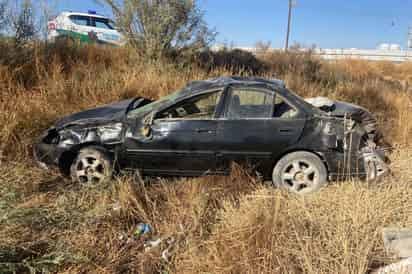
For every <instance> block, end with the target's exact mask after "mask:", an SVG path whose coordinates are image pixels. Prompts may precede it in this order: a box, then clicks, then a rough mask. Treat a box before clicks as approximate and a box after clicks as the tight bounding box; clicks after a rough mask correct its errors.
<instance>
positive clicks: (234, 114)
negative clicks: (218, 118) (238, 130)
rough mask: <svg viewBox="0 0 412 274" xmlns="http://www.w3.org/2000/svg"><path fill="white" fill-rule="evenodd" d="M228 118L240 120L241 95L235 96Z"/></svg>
mask: <svg viewBox="0 0 412 274" xmlns="http://www.w3.org/2000/svg"><path fill="white" fill-rule="evenodd" d="M227 116H228V118H240V98H239V95H233V96H232V98H231V100H230V105H229V111H228V113H227Z"/></svg>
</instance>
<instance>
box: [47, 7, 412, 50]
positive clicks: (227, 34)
mask: <svg viewBox="0 0 412 274" xmlns="http://www.w3.org/2000/svg"><path fill="white" fill-rule="evenodd" d="M54 2H55V3H56V4H54V8H55V9H57V10H58V11H62V10H73V11H87V10H89V9H92V10H97V11H98V12H99V13H102V14H106V15H110V14H111V12H110V10H109V9H108V8H107V7H104V6H102V5H99V4H96V2H95V1H93V0H54ZM295 2H296V3H295V5H294V8H293V14H292V23H291V36H290V43H291V44H293V43H299V44H301V45H303V46H307V47H310V46H312V45H316V46H318V47H322V48H376V47H377V46H378V45H379V44H381V43H390V44H392V43H394V44H399V45H401V47H402V48H406V46H407V37H408V27H409V26H411V27H412V0H329V1H327V0H295ZM199 5H200V7H201V9H202V10H203V11H204V16H205V17H204V18H205V20H206V22H207V23H208V25H209V26H210V27H212V28H215V29H216V31H217V32H218V36H217V38H216V43H217V44H227V45H234V46H238V47H253V46H255V44H256V42H257V41H270V42H271V46H272V47H283V46H284V43H285V33H286V26H287V14H288V0H199Z"/></svg>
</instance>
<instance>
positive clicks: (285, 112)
mask: <svg viewBox="0 0 412 274" xmlns="http://www.w3.org/2000/svg"><path fill="white" fill-rule="evenodd" d="M296 114H297V111H296V109H295V108H294V107H292V106H291V105H289V103H288V102H286V101H285V100H284V99H283V98H282V97H280V96H278V95H276V98H275V110H274V112H273V117H274V118H292V117H294V116H295V115H296Z"/></svg>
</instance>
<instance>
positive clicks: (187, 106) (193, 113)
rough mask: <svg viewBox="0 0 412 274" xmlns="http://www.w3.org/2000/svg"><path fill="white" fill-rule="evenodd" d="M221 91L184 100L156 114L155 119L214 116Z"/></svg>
mask: <svg viewBox="0 0 412 274" xmlns="http://www.w3.org/2000/svg"><path fill="white" fill-rule="evenodd" d="M221 95H222V91H218V92H213V93H208V94H204V95H200V96H196V97H194V98H190V99H187V100H184V101H183V102H180V103H178V104H177V105H175V106H173V107H170V108H168V109H166V110H164V111H162V112H161V113H159V114H158V115H156V118H157V119H211V118H213V117H214V115H215V112H216V108H217V104H218V103H219V99H220V96H221Z"/></svg>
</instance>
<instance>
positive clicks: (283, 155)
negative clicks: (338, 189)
mask: <svg viewBox="0 0 412 274" xmlns="http://www.w3.org/2000/svg"><path fill="white" fill-rule="evenodd" d="M300 151H304V152H309V153H312V154H314V155H316V156H318V157H319V159H321V160H322V162H323V164H324V165H325V167H326V171H327V172H328V174H329V165H328V162H327V161H326V159H325V157H324V156H323V155H322V153H321V152H317V151H314V150H310V149H293V150H288V151H285V152H284V153H283V154H281V155H280V156H279V157H277V158H276V159H275V161H274V163H273V164H272V168H273V167H274V166H275V165H276V164H277V163H278V162H279V160H280V159H282V158H283V157H285V156H286V155H288V154H290V153H294V152H300Z"/></svg>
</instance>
